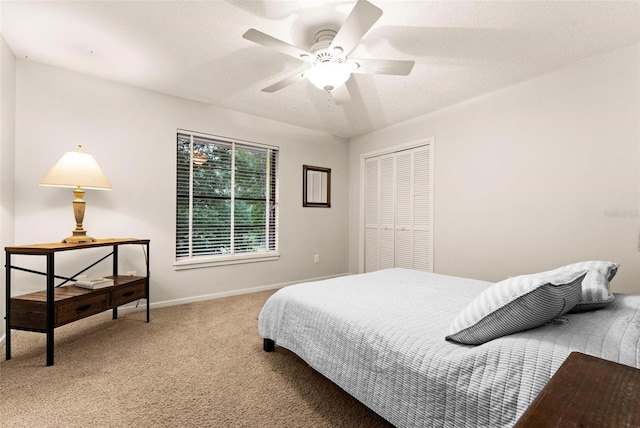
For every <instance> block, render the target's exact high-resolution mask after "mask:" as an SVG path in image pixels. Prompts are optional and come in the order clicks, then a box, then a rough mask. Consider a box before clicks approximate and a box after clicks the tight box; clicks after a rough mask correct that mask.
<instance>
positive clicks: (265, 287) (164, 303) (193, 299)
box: [0, 273, 351, 347]
mask: <svg viewBox="0 0 640 428" xmlns="http://www.w3.org/2000/svg"><path fill="white" fill-rule="evenodd" d="M345 275H351V274H350V273H344V274H338V275H329V276H323V277H318V278H309V279H303V280H299V281H290V282H284V283H281V284H271V285H263V286H260V287H252V288H244V289H241V290H232V291H223V292H221V293H213V294H204V295H201V296H194V297H185V298H182V299H173V300H164V301H162V302H154V301H153V299H152V301H151V304H150V305H149V308H150V309H157V308H165V307H168V306H177V305H184V304H186V303H194V302H201V301H204V300H211V299H221V298H223V297H231V296H239V295H241V294H249V293H257V292H259V291H267V290H277V289H280V288H284V287H286V286H289V285H294V284H300V283H303V282H312V281H322V280H324V279H331V278H337V277H339V276H345ZM152 297H153V296H152ZM146 308H147V305H146V303H143V304H135V305H133V304H128V305H123V306H119V307H118V312H133V311H141V310H144V309H146ZM96 315H101V314H96ZM102 315H105V316H107V315H108V316H111V311H110V310H109V311H105V312H103V313H102ZM5 342H6V333H5V335H4V336H2V337H0V347H1V346H3V345H4V344H5Z"/></svg>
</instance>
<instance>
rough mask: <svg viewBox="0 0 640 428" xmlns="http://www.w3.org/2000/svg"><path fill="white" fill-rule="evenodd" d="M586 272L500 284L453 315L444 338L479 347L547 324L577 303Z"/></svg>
mask: <svg viewBox="0 0 640 428" xmlns="http://www.w3.org/2000/svg"><path fill="white" fill-rule="evenodd" d="M587 271H588V270H587V269H574V270H572V269H567V268H566V267H563V268H558V269H554V270H551V271H547V272H541V273H537V274H533V275H521V276H516V277H513V278H509V279H505V280H504V281H500V282H498V283H496V284H494V285H492V286H491V287H489V288H488V289H486V290H485V291H483V292H482V293H481V294H480V295H479V296H478V297H476V298H475V299H474V300H473V301H472V302H471V303H469V305H467V307H466V308H464V309H463V310H462V312H460V313H459V314H458V316H456V318H455V319H454V320H453V323H452V324H451V327H450V328H449V335H448V336H447V337H446V339H447V340H453V341H456V342H460V343H464V344H467V345H480V344H482V343H485V342H488V341H490V340H493V339H495V338H497V337H501V336H505V335H507V334H513V333H517V332H519V331H523V330H528V329H530V328H534V327H539V326H541V325H543V324H546V323H547V322H549V321H551V320H553V319H554V318H556V317H558V316H560V315H563V314H565V313H566V312H567V311H569V310H570V309H571V308H573V306H574V305H575V304H576V303H577V302H578V300H579V299H580V295H581V291H582V287H581V283H582V279H583V278H584V277H585V275H586V274H587Z"/></svg>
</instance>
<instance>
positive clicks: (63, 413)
mask: <svg viewBox="0 0 640 428" xmlns="http://www.w3.org/2000/svg"><path fill="white" fill-rule="evenodd" d="M272 293H273V291H267V292H260V293H253V294H246V295H242V296H235V297H228V298H223V299H215V300H209V301H205V302H198V303H193V304H187V305H182V306H174V307H169V308H162V309H155V310H152V311H151V322H150V323H149V324H147V323H145V322H144V315H145V313H144V311H137V312H128V313H121V314H120V316H119V319H118V320H116V321H113V320H111V313H110V312H107V313H105V314H100V315H96V316H93V317H90V318H87V319H84V320H81V321H78V322H75V323H72V324H68V325H66V326H63V327H60V328H58V329H56V330H55V336H56V337H55V343H56V347H55V365H54V366H52V367H46V366H45V335H44V334H38V333H29V332H22V331H18V332H14V334H13V335H12V351H13V352H12V359H11V360H9V361H4V353H5V349H4V347H2V348H0V352H1V354H0V427H3V428H4V427H7V428H9V427H36V426H37V427H265V426H267V427H388V426H390V425H389V424H388V423H386V422H385V421H384V420H383V419H382V418H380V417H379V416H377V415H376V414H375V413H373V412H372V411H370V410H369V409H367V408H366V407H365V406H363V405H362V404H361V403H359V402H358V401H357V400H355V399H354V398H352V397H351V396H349V395H348V394H346V393H345V392H344V391H342V390H341V389H340V388H338V387H337V386H335V385H334V384H333V383H331V382H330V381H328V380H327V379H326V378H324V377H323V376H321V375H320V374H318V373H317V372H316V371H314V370H313V369H311V368H310V367H309V366H307V365H306V363H304V361H302V360H301V359H300V358H298V357H297V356H295V355H294V354H293V353H291V352H288V351H286V350H284V349H283V348H276V352H272V353H266V352H264V351H263V350H262V339H261V338H260V337H259V335H258V331H257V317H258V314H259V312H260V308H261V307H262V305H263V304H264V302H265V301H266V299H267V298H268V297H269V296H270V295H271V294H272Z"/></svg>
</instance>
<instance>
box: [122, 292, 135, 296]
mask: <svg viewBox="0 0 640 428" xmlns="http://www.w3.org/2000/svg"><path fill="white" fill-rule="evenodd" d="M129 296H133V291H127V292H126V293H122V297H129Z"/></svg>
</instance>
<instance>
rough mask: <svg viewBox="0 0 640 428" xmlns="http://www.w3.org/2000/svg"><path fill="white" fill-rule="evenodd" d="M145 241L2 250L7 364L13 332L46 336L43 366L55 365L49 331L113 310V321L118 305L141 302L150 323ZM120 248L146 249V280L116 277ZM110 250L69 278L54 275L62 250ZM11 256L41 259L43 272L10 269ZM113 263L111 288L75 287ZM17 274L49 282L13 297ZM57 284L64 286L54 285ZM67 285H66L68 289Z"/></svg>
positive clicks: (63, 244) (101, 240)
mask: <svg viewBox="0 0 640 428" xmlns="http://www.w3.org/2000/svg"><path fill="white" fill-rule="evenodd" d="M149 242H150V241H149V240H148V239H129V238H124V239H123V238H116V239H98V240H96V241H94V242H86V243H78V244H67V243H51V244H34V245H22V246H16V247H5V249H4V250H5V256H6V264H5V272H6V318H5V319H6V359H7V360H10V359H11V329H14V330H27V331H34V332H39V333H46V335H47V366H52V365H53V349H54V341H53V338H54V336H53V331H54V329H55V328H56V327H60V326H61V325H64V324H68V323H70V322H73V321H77V320H79V319H82V318H86V317H88V316H91V315H95V314H97V313H100V312H104V311H106V310H109V309H112V310H113V319H117V318H118V306H120V305H124V304H125V303H129V302H133V301H135V300H138V299H141V298H144V299H146V301H147V322H149ZM121 245H143V246H146V253H145V263H146V275H145V276H129V275H118V247H119V246H121ZM98 247H111V253H109V254H107V255H106V256H104V257H103V258H102V259H100V260H98V261H97V262H95V263H94V264H92V265H91V266H89V267H87V268H85V269H83V270H82V271H80V272H78V273H77V274H75V275H73V276H71V277H63V276H60V275H56V274H55V259H54V256H55V254H56V253H58V252H61V251H71V250H83V249H88V248H98ZM12 255H39V256H45V257H46V262H47V268H46V272H38V271H34V270H31V269H25V268H21V267H18V266H15V265H13V264H12V261H11V256H12ZM110 256H111V257H112V258H113V276H111V277H109V278H113V279H114V284H113V285H112V286H109V287H104V288H99V289H94V290H90V289H86V288H80V287H76V286H75V285H73V282H74V281H75V279H76V277H77V276H78V275H80V274H81V273H83V272H85V271H86V270H88V269H89V268H91V267H93V266H95V265H96V264H98V263H99V262H100V261H102V260H104V259H106V258H107V257H110ZM14 269H15V270H21V271H26V272H30V273H34V274H40V275H45V276H46V277H47V287H46V290H43V291H37V292H34V293H29V294H24V295H20V296H11V271H12V270H14ZM55 279H62V280H63V282H62V283H60V284H58V285H57V286H56V285H55V284H54V281H55ZM67 283H69V285H66V284H67Z"/></svg>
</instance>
